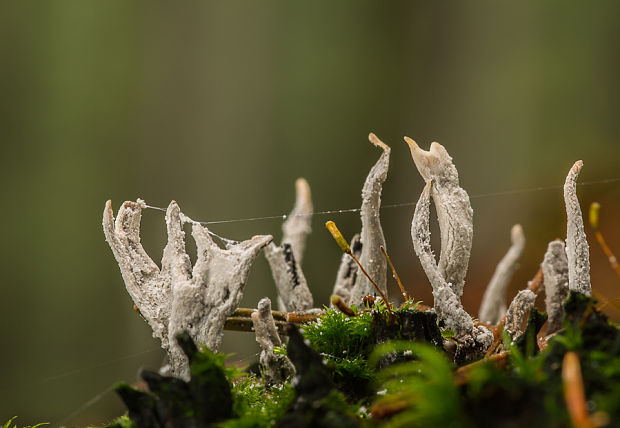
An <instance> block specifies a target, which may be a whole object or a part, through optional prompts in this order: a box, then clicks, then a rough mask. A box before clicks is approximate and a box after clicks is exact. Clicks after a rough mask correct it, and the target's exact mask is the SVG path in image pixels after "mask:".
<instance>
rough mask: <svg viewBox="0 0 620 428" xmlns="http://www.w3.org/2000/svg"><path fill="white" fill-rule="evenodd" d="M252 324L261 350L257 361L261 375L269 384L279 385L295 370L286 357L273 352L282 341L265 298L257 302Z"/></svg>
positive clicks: (269, 305) (269, 301)
mask: <svg viewBox="0 0 620 428" xmlns="http://www.w3.org/2000/svg"><path fill="white" fill-rule="evenodd" d="M252 323H253V325H254V331H255V332H256V341H257V342H258V343H259V345H260V347H261V349H262V351H261V353H260V359H259V361H260V363H261V365H262V367H263V370H264V372H263V374H264V375H265V378H266V379H267V381H268V382H269V383H271V384H280V383H282V382H284V381H285V380H286V379H287V378H288V377H289V376H291V375H292V374H294V373H295V368H294V367H293V365H292V364H291V362H290V361H289V359H288V357H287V356H286V355H282V354H276V353H275V352H274V349H273V348H274V347H281V346H282V340H281V339H280V335H279V334H278V330H277V329H276V324H275V321H274V319H273V315H272V313H271V300H269V299H268V298H267V297H265V298H263V299H261V300H260V301H259V302H258V307H257V310H256V311H254V312H253V313H252Z"/></svg>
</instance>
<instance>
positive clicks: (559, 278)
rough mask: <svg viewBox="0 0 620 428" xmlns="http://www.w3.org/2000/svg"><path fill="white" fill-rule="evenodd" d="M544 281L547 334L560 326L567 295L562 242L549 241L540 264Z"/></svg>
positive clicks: (566, 272) (566, 268)
mask: <svg viewBox="0 0 620 428" xmlns="http://www.w3.org/2000/svg"><path fill="white" fill-rule="evenodd" d="M541 267H542V271H543V276H544V283H545V307H546V310H547V315H548V316H549V319H548V326H547V334H551V333H554V332H556V331H558V330H559V329H561V328H562V319H563V318H564V307H563V304H564V301H565V300H566V297H568V259H567V257H566V249H565V247H564V242H562V241H560V240H555V241H551V242H550V243H549V246H548V247H547V252H546V253H545V258H544V259H543V262H542V264H541Z"/></svg>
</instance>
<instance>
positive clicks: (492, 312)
mask: <svg viewBox="0 0 620 428" xmlns="http://www.w3.org/2000/svg"><path fill="white" fill-rule="evenodd" d="M510 240H511V244H512V245H511V246H510V248H509V249H508V252H507V253H506V254H505V255H504V257H503V258H502V260H501V261H500V262H499V263H498V264H497V267H496V268H495V272H494V273H493V276H492V277H491V281H489V285H487V288H486V290H485V292H484V296H483V297H482V304H481V305H480V312H479V315H478V316H479V318H480V321H482V322H484V323H487V324H497V323H498V322H499V321H500V320H501V319H502V317H503V316H504V313H505V312H506V289H507V288H508V284H509V283H510V280H511V279H512V276H513V275H514V273H515V271H516V270H517V268H518V267H519V263H518V262H519V258H520V257H521V254H522V253H523V249H524V248H525V235H524V234H523V228H522V227H521V225H519V224H515V225H514V226H513V227H512V229H511V231H510Z"/></svg>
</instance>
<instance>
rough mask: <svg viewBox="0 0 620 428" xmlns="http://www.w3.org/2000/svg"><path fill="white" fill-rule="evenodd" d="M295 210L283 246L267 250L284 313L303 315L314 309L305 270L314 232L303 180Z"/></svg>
mask: <svg viewBox="0 0 620 428" xmlns="http://www.w3.org/2000/svg"><path fill="white" fill-rule="evenodd" d="M295 194H296V198H295V207H294V208H293V211H291V213H290V214H289V215H288V217H287V220H286V221H285V222H284V223H283V224H282V232H283V237H282V244H281V245H280V246H277V245H275V244H273V243H272V244H269V245H268V246H267V247H265V257H266V258H267V261H268V262H269V267H270V268H271V274H272V276H273V280H274V282H275V284H276V288H277V289H278V303H279V307H280V310H282V311H285V312H299V311H304V310H307V309H310V308H312V306H313V299H312V293H310V289H309V288H308V283H307V282H306V277H305V276H304V273H303V270H302V268H301V260H302V258H303V254H304V249H305V248H306V239H307V237H308V234H310V232H311V231H312V228H311V223H312V199H311V197H310V186H309V185H308V182H307V181H306V180H305V179H303V178H299V179H297V181H296V183H295Z"/></svg>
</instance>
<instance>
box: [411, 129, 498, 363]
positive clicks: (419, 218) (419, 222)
mask: <svg viewBox="0 0 620 428" xmlns="http://www.w3.org/2000/svg"><path fill="white" fill-rule="evenodd" d="M405 141H406V142H407V143H408V144H409V147H410V148H411V154H412V157H413V160H414V162H415V163H416V166H417V168H418V170H419V171H420V174H421V175H422V177H423V178H424V179H425V181H426V185H425V186H424V190H423V191H422V194H421V195H420V199H419V200H418V203H417V204H416V208H415V212H414V215H413V221H412V224H411V238H412V241H413V248H414V250H415V252H416V254H417V256H418V258H419V259H420V263H421V264H422V268H423V269H424V272H425V273H426V276H427V277H428V279H429V282H430V283H431V286H432V287H433V296H434V298H435V305H434V307H435V310H436V311H437V315H438V316H439V318H440V319H442V320H443V322H444V323H445V325H446V327H447V328H449V329H451V330H454V333H455V339H456V340H457V341H458V342H459V348H460V350H457V354H460V355H461V356H464V359H470V358H472V357H474V356H476V355H479V354H481V353H484V352H485V351H486V349H487V348H488V347H489V346H491V344H492V343H493V334H492V333H491V332H490V331H489V330H488V329H487V328H485V327H484V326H477V327H475V326H474V323H473V320H472V318H471V316H470V315H469V314H468V313H467V312H466V311H465V309H464V308H463V305H462V303H461V299H460V296H461V294H462V292H463V285H464V278H465V273H466V271H467V264H468V262H469V253H470V251H471V240H472V235H473V225H472V217H473V211H472V209H471V205H470V203H469V197H468V196H467V193H466V192H465V191H464V190H463V189H461V188H460V187H459V184H458V174H457V172H456V168H455V167H454V165H453V164H452V158H451V157H450V155H448V152H447V151H446V149H445V148H444V147H443V146H441V145H440V144H438V143H433V144H432V145H431V150H430V151H429V152H426V151H424V150H422V149H420V148H419V147H418V145H417V144H416V143H415V142H414V141H413V140H411V139H410V138H407V137H405ZM435 180H437V181H439V182H440V183H441V184H436V183H435ZM431 195H432V196H433V200H434V202H435V206H436V208H437V213H438V218H439V227H440V229H441V236H442V246H441V255H440V259H439V260H440V263H439V265H438V264H437V262H436V261H435V257H434V255H433V251H432V249H431V245H430V230H429V222H430V198H431ZM439 213H441V214H439ZM442 267H443V268H442ZM452 281H455V282H452ZM455 284H456V286H455Z"/></svg>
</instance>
